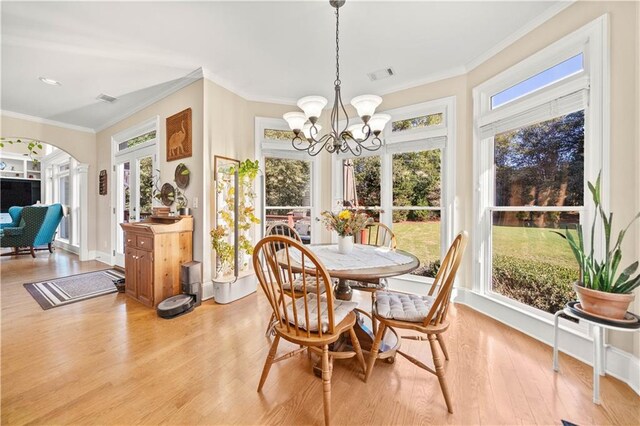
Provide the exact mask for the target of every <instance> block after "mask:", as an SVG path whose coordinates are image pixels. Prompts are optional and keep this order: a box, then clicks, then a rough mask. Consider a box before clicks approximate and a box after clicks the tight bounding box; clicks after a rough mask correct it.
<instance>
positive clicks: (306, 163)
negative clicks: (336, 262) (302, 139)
mask: <svg viewBox="0 0 640 426" xmlns="http://www.w3.org/2000/svg"><path fill="white" fill-rule="evenodd" d="M255 137H256V153H257V157H258V158H259V160H260V168H261V169H262V170H263V171H264V176H263V182H262V183H263V191H262V194H261V197H260V198H261V200H260V204H261V205H262V209H261V215H262V224H263V231H265V230H266V228H268V227H269V226H271V225H273V224H276V223H286V224H288V225H289V226H291V227H292V228H294V229H295V230H296V231H298V234H300V237H301V238H302V241H303V242H304V243H305V244H308V243H310V242H312V241H314V239H315V238H318V237H319V231H320V228H319V225H318V224H319V222H318V221H316V220H315V219H316V218H317V217H318V216H320V211H319V203H318V201H317V200H318V197H319V191H318V189H317V187H316V185H317V182H318V179H317V173H318V166H317V160H318V158H317V157H311V156H309V155H308V154H307V153H304V152H299V151H296V150H295V149H294V148H293V146H292V144H291V139H292V138H293V132H292V131H291V130H289V127H288V125H287V123H286V122H285V121H284V120H281V119H272V118H260V117H257V118H256V134H255Z"/></svg>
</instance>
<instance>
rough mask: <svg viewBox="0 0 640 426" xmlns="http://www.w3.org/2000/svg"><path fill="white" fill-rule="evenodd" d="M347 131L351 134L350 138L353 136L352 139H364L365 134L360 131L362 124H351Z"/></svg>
mask: <svg viewBox="0 0 640 426" xmlns="http://www.w3.org/2000/svg"><path fill="white" fill-rule="evenodd" d="M347 130H348V131H349V132H351V136H353V137H354V138H356V139H364V136H365V134H364V131H363V130H362V124H352V125H351V126H349V128H348V129H347Z"/></svg>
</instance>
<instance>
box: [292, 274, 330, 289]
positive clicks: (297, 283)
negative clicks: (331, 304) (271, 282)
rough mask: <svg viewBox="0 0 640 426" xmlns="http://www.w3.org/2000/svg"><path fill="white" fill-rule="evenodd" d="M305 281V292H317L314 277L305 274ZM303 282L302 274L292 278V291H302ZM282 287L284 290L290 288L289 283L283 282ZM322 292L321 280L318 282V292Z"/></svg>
mask: <svg viewBox="0 0 640 426" xmlns="http://www.w3.org/2000/svg"><path fill="white" fill-rule="evenodd" d="M306 281H307V293H317V284H316V278H315V277H310V276H307V280H306ZM303 284H304V283H303V281H302V275H300V276H299V277H298V278H296V279H295V280H293V289H294V291H295V292H296V293H302V286H303ZM282 288H283V289H284V290H291V284H289V283H284V284H282ZM324 292H325V289H324V284H323V283H322V282H321V283H320V293H324Z"/></svg>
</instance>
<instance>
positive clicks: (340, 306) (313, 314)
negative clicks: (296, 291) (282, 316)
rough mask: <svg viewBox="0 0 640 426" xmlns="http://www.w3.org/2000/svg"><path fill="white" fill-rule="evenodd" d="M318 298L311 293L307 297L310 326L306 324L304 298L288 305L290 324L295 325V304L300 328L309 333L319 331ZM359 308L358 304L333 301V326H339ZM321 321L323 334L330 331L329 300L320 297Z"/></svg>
mask: <svg viewBox="0 0 640 426" xmlns="http://www.w3.org/2000/svg"><path fill="white" fill-rule="evenodd" d="M317 300H318V296H317V295H315V294H313V293H310V294H308V295H307V307H308V308H309V324H307V323H306V320H305V314H304V298H302V297H301V298H299V299H296V300H295V302H292V303H289V305H287V317H288V318H289V323H291V324H294V320H293V318H294V315H293V304H294V303H295V305H296V313H297V318H298V326H299V327H300V328H303V329H305V330H309V331H318V302H317ZM357 307H358V302H347V301H345V300H338V299H334V300H333V324H334V325H338V324H339V323H340V321H342V320H343V319H345V317H346V316H347V315H349V313H350V312H351V311H353V310H354V309H355V308H357ZM320 321H321V322H322V332H323V333H326V332H327V331H328V330H329V316H328V313H327V298H326V296H320Z"/></svg>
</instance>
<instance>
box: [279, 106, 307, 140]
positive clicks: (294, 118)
mask: <svg viewBox="0 0 640 426" xmlns="http://www.w3.org/2000/svg"><path fill="white" fill-rule="evenodd" d="M282 118H284V119H285V120H287V123H288V124H289V127H290V128H291V130H293V131H294V132H296V130H297V132H296V134H297V133H300V130H302V128H303V127H304V123H305V122H306V121H307V117H306V116H305V115H304V114H303V113H301V112H298V111H294V112H288V113H286V114H284V115H283V116H282Z"/></svg>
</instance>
